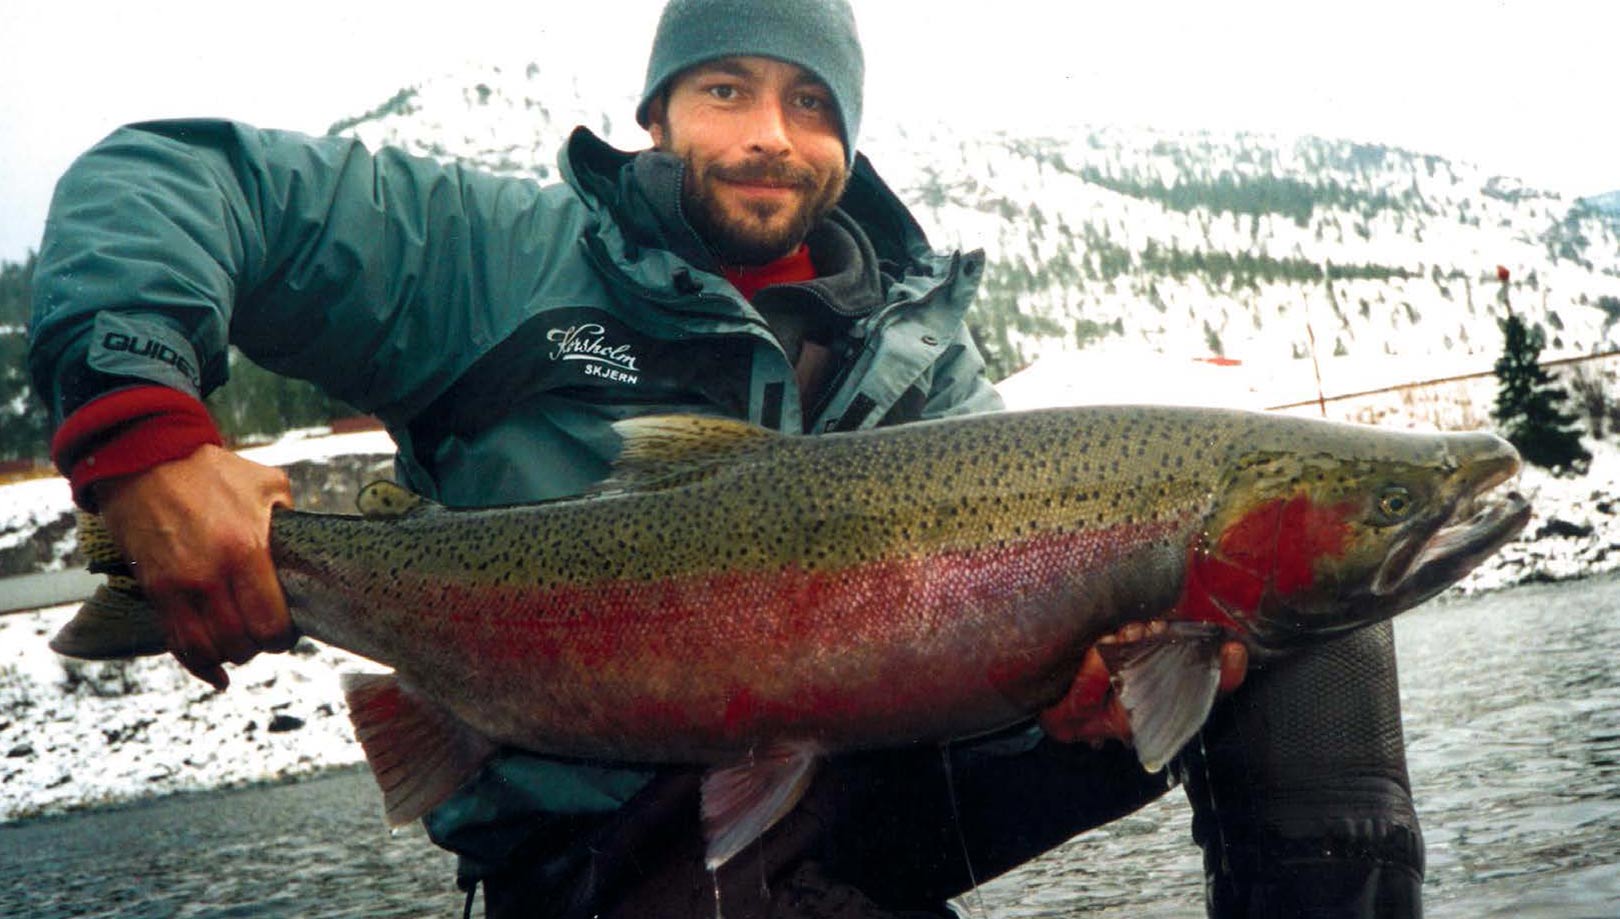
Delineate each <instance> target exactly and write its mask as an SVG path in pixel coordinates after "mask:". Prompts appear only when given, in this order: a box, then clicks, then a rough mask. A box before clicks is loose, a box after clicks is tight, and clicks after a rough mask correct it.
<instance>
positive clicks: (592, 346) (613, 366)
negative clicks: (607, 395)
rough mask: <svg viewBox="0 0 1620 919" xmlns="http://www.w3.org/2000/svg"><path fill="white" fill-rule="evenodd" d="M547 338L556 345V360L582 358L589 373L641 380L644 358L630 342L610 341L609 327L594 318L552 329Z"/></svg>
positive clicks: (620, 380)
mask: <svg viewBox="0 0 1620 919" xmlns="http://www.w3.org/2000/svg"><path fill="white" fill-rule="evenodd" d="M546 340H547V341H550V342H552V343H553V344H555V346H556V347H554V348H552V349H551V354H550V357H551V359H552V360H554V361H581V362H582V365H583V366H582V367H581V370H582V372H583V373H584V374H585V375H586V376H588V377H597V378H599V379H603V380H611V381H613V382H615V383H628V384H630V385H631V386H634V385H635V384H636V383H638V382H640V381H641V368H640V367H638V366H637V361H638V360H640V358H638V357H637V356H636V355H635V354H632V353H631V351H630V346H629V345H615V344H612V343H610V342H609V341H608V338H607V330H606V329H604V328H603V327H602V326H600V325H598V324H596V323H594V322H587V323H581V324H579V325H571V326H569V327H567V328H565V329H552V330H551V331H549V332H547V333H546Z"/></svg>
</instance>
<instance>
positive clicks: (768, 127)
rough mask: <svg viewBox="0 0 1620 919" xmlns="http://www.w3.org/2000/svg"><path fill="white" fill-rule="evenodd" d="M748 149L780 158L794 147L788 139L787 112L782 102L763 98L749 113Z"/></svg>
mask: <svg viewBox="0 0 1620 919" xmlns="http://www.w3.org/2000/svg"><path fill="white" fill-rule="evenodd" d="M747 130H748V136H747V142H748V149H749V150H750V151H753V152H756V153H763V154H766V155H768V156H780V155H782V154H784V153H786V152H788V150H790V149H791V148H792V146H793V144H792V141H790V140H789V139H788V124H787V112H786V111H785V110H784V109H783V107H782V103H781V101H780V100H778V99H775V98H773V97H770V96H766V97H765V98H762V99H761V100H760V102H759V104H758V105H755V106H753V107H751V109H750V110H749V113H748V128H747Z"/></svg>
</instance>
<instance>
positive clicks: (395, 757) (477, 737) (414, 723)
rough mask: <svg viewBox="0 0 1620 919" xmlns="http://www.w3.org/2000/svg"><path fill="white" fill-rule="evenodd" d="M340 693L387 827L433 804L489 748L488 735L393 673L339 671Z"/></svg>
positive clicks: (480, 760)
mask: <svg viewBox="0 0 1620 919" xmlns="http://www.w3.org/2000/svg"><path fill="white" fill-rule="evenodd" d="M343 694H344V697H345V698H346V699H347V700H348V703H349V720H350V721H351V722H353V724H354V736H355V737H356V738H357V739H358V740H359V741H360V746H361V747H362V748H363V749H364V750H365V751H366V762H367V763H369V764H370V766H371V771H372V774H373V775H374V776H376V779H377V785H378V787H380V788H381V789H382V793H383V811H384V813H385V815H386V816H387V818H388V825H389V826H399V825H401V824H404V823H409V822H411V821H412V820H416V819H417V818H419V817H421V816H423V815H424V814H426V813H427V812H428V811H430V810H432V809H433V808H435V807H438V806H439V805H440V804H441V803H443V802H444V799H446V798H448V797H450V795H451V793H453V792H454V791H455V790H456V789H457V788H460V787H461V785H462V784H463V783H464V782H466V781H467V780H468V779H470V778H472V776H473V773H475V772H477V771H478V770H479V768H480V767H482V766H483V764H484V761H485V760H487V759H489V757H490V755H491V754H493V753H494V752H495V744H494V743H492V742H491V741H490V740H489V739H488V738H486V737H484V736H483V735H482V734H479V733H478V732H477V731H474V730H473V729H472V728H470V727H468V726H467V725H466V724H465V723H464V722H462V721H461V719H459V718H457V717H456V716H455V715H454V714H452V713H451V712H450V711H449V710H447V709H445V708H443V707H442V706H440V705H437V704H435V703H434V702H432V701H430V700H428V699H425V698H423V697H421V696H419V695H417V694H415V693H413V692H411V690H410V688H409V687H408V686H406V685H404V684H402V683H401V682H400V681H399V678H398V677H396V676H395V675H394V674H391V673H386V674H378V673H345V674H344V675H343Z"/></svg>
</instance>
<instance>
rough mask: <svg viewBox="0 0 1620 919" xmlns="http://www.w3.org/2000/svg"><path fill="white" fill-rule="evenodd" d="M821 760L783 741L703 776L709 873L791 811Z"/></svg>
mask: <svg viewBox="0 0 1620 919" xmlns="http://www.w3.org/2000/svg"><path fill="white" fill-rule="evenodd" d="M820 756H821V749H820V748H819V747H817V746H816V745H815V744H813V743H809V742H783V743H778V744H773V745H772V746H770V747H768V748H766V749H765V751H764V752H763V753H762V754H760V755H759V756H757V757H750V758H749V759H748V760H747V761H746V762H742V763H738V764H737V765H735V766H729V767H726V768H723V769H714V770H711V771H710V772H709V773H708V774H707V775H705V776H704V777H703V837H704V839H706V840H707V841H708V852H707V857H706V859H705V863H706V864H707V866H708V868H709V870H711V871H713V870H716V869H718V868H719V867H720V866H721V865H724V864H725V863H726V862H727V861H728V860H730V859H731V857H732V856H734V855H736V854H737V853H738V852H741V851H742V850H743V849H744V848H746V847H747V846H748V844H749V843H751V842H753V841H754V840H756V839H758V838H759V837H760V836H761V835H763V834H764V832H765V831H766V830H768V829H770V828H771V827H772V826H774V825H775V824H776V822H777V821H778V820H781V819H782V818H783V817H785V816H787V813H788V812H789V811H791V810H793V807H794V805H796V804H798V803H799V799H800V798H802V797H804V793H805V790H806V789H808V788H809V787H810V779H811V778H812V777H813V776H814V775H815V768H816V763H817V762H818V761H819V759H820Z"/></svg>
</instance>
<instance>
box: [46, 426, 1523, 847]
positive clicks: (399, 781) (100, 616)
mask: <svg viewBox="0 0 1620 919" xmlns="http://www.w3.org/2000/svg"><path fill="white" fill-rule="evenodd" d="M615 427H616V428H617V430H618V432H619V434H620V435H621V436H622V437H623V439H624V446H623V451H622V455H621V457H620V459H619V460H618V463H617V465H616V467H615V471H614V475H613V477H612V478H611V479H610V480H609V481H607V482H606V483H604V485H603V486H602V487H601V488H599V489H598V490H597V491H596V492H594V493H592V494H590V495H586V496H583V497H579V498H572V499H566V500H559V501H552V502H547V503H542V504H533V505H521V506H512V507H499V508H487V509H480V510H448V509H445V508H442V507H439V506H437V505H434V504H431V503H428V502H425V501H422V500H420V499H418V498H416V497H415V496H413V495H410V494H409V493H407V492H405V491H403V490H402V489H399V488H398V487H396V486H391V485H386V484H384V485H375V486H372V487H371V488H369V489H368V490H367V492H366V493H365V494H364V495H363V496H362V511H363V513H362V514H361V515H360V516H340V515H326V514H307V513H299V512H296V511H287V510H280V511H277V512H276V513H275V515H274V519H273V522H272V524H271V540H270V541H271V551H272V554H273V557H274V559H275V564H276V567H277V571H278V573H279V576H280V580H281V584H282V587H283V589H284V591H285V594H286V597H287V602H288V606H289V609H290V610H291V613H292V617H293V621H294V622H295V623H296V625H297V627H298V628H299V629H301V630H302V631H303V632H304V633H305V634H307V635H310V636H312V637H314V638H317V639H319V640H321V641H324V642H328V643H330V644H333V645H336V646H338V647H341V648H345V649H347V650H349V651H353V652H355V653H357V654H360V655H363V656H365V657H368V658H371V659H373V660H375V661H378V662H379V663H382V664H385V665H388V666H389V667H392V668H393V670H394V672H393V673H392V674H390V675H386V676H362V677H351V678H349V679H348V681H347V689H348V696H349V705H350V710H351V717H352V719H353V721H354V724H355V729H356V733H357V735H358V737H359V738H360V741H361V743H362V745H363V747H364V749H365V752H366V756H367V758H368V760H369V761H370V763H371V765H372V768H373V769H374V770H375V771H376V774H377V778H378V782H379V784H380V785H381V786H382V788H383V791H384V801H385V806H386V810H387V815H388V818H389V820H390V821H392V822H394V823H400V822H404V821H407V820H411V819H414V818H417V817H419V816H421V815H422V814H424V813H426V812H427V811H428V810H430V809H431V808H432V807H433V806H435V805H436V804H437V803H438V802H440V801H442V800H443V799H444V798H445V797H446V796H448V795H449V794H450V793H451V792H452V791H453V790H454V789H455V788H456V787H457V786H458V785H459V784H460V783H461V782H463V781H464V780H465V779H466V778H467V777H469V776H470V775H471V774H472V773H473V772H474V771H475V770H476V769H477V768H478V766H479V765H480V763H481V762H482V760H483V759H484V758H486V757H487V756H488V755H489V754H490V752H492V751H493V749H494V748H495V746H496V745H497V744H504V745H511V746H515V747H521V748H525V749H528V750H534V751H539V752H543V753H548V754H556V755H562V756H569V757H585V758H591V759H600V760H610V761H618V762H626V761H631V762H695V763H706V764H709V765H710V766H711V767H712V768H711V770H710V772H709V773H708V777H707V778H706V780H705V783H704V813H705V832H706V835H707V838H708V841H709V858H710V863H711V865H716V866H717V865H719V864H720V863H722V862H724V861H725V859H727V858H728V857H730V856H731V855H732V854H734V853H735V852H737V851H738V850H739V849H740V848H741V847H742V846H744V845H745V844H746V843H747V842H749V841H750V840H752V839H753V838H755V837H757V836H758V835H759V834H760V833H762V832H764V830H765V829H766V828H767V827H769V826H770V825H771V824H772V823H773V822H774V821H775V820H776V819H777V818H779V817H780V816H781V815H782V814H784V813H786V812H787V811H788V810H789V809H791V808H792V806H793V805H794V803H795V802H796V801H797V799H798V797H799V795H800V794H801V792H802V791H803V789H804V787H805V786H806V784H807V783H808V778H809V776H810V774H811V772H812V771H813V764H814V763H815V761H816V760H817V758H818V757H820V756H821V755H823V754H825V753H829V752H836V751H845V750H857V749H864V748H874V747H887V746H896V745H901V744H913V743H935V742H942V741H946V740H949V739H952V738H961V737H967V736H971V735H974V734H978V733H982V732H986V731H991V730H994V729H996V728H1000V727H1003V726H1005V725H1008V724H1011V723H1014V722H1017V721H1019V720H1021V719H1027V718H1029V717H1030V716H1032V715H1033V714H1034V713H1036V712H1038V711H1040V710H1042V709H1043V708H1045V707H1047V706H1049V705H1051V704H1053V703H1054V702H1056V701H1057V700H1058V699H1059V698H1061V697H1062V695H1063V694H1064V692H1065V690H1066V689H1067V687H1068V686H1069V684H1070V681H1071V680H1072V679H1073V677H1074V676H1075V673H1076V672H1077V670H1078V667H1079V664H1080V660H1081V658H1082V656H1083V655H1084V653H1085V651H1086V650H1087V649H1088V648H1089V647H1090V646H1091V645H1092V644H1093V643H1094V642H1095V641H1096V640H1097V639H1098V638H1099V637H1101V636H1103V635H1105V634H1107V633H1111V632H1114V631H1116V630H1118V629H1119V628H1120V627H1121V626H1122V625H1124V624H1125V623H1126V622H1129V621H1133V620H1148V619H1168V620H1171V621H1172V622H1174V623H1176V625H1175V626H1174V627H1173V628H1171V629H1168V630H1164V631H1163V632H1162V633H1160V634H1157V635H1154V636H1152V637H1150V638H1148V639H1146V640H1144V641H1143V642H1141V643H1139V644H1138V645H1135V646H1133V647H1131V648H1129V649H1127V650H1125V651H1124V652H1122V653H1120V654H1118V655H1116V656H1115V657H1114V658H1113V659H1112V660H1111V664H1112V665H1113V670H1114V674H1115V681H1116V686H1117V687H1118V690H1119V693H1120V697H1121V699H1122V701H1123V702H1124V704H1125V706H1126V708H1127V710H1128V711H1129V713H1130V718H1131V722H1132V728H1133V731H1134V735H1135V737H1134V742H1135V744H1136V747H1137V750H1138V753H1139V755H1140V757H1141V759H1142V762H1143V763H1144V765H1146V766H1147V767H1148V768H1150V769H1158V768H1159V767H1160V766H1162V765H1163V763H1164V762H1165V761H1166V760H1168V759H1169V758H1170V757H1172V756H1173V755H1174V754H1175V753H1176V752H1177V750H1178V749H1179V748H1180V747H1181V746H1182V745H1183V744H1184V743H1185V742H1186V740H1187V739H1189V738H1190V737H1191V736H1192V735H1193V734H1194V733H1195V732H1196V731H1197V730H1198V728H1199V726H1200V725H1201V724H1202V723H1203V721H1204V718H1205V716H1206V715H1207V714H1208V711H1209V708H1210V705H1211V704H1212V702H1213V699H1214V696H1215V688H1216V683H1217V681H1218V676H1219V660H1218V655H1219V647H1220V644H1221V642H1222V641H1223V640H1225V639H1226V638H1228V637H1234V636H1235V637H1236V638H1238V639H1240V640H1242V641H1243V642H1245V643H1246V644H1247V645H1248V647H1249V648H1250V649H1251V654H1252V655H1253V656H1255V657H1265V656H1267V655H1271V654H1277V653H1283V652H1286V651H1288V650H1290V649H1293V648H1297V647H1299V646H1302V645H1305V644H1308V643H1310V642H1314V641H1321V640H1323V639H1326V638H1329V637H1331V636H1334V635H1338V634H1341V633H1344V632H1346V631H1348V630H1351V629H1354V628H1357V627H1360V626H1364V625H1367V624H1369V623H1372V622H1377V621H1379V620H1382V619H1385V618H1387V617H1389V616H1392V615H1394V614H1396V613H1398V612H1400V611H1401V610H1404V609H1407V608H1409V607H1411V606H1413V605H1415V604H1417V603H1420V602H1422V601H1423V600H1425V599H1427V598H1429V597H1431V596H1433V595H1434V594H1435V593H1437V592H1438V591H1440V590H1442V589H1443V588H1445V587H1446V586H1447V585H1449V584H1451V583H1452V582H1454V581H1455V580H1456V579H1457V578H1459V577H1461V576H1462V575H1463V574H1464V573H1466V572H1467V571H1468V570H1469V569H1471V568H1473V567H1474V565H1476V564H1477V563H1479V562H1480V561H1481V560H1482V559H1484V558H1485V557H1486V556H1488V555H1490V554H1491V553H1492V552H1493V551H1495V550H1496V549H1497V548H1498V547H1500V546H1501V545H1502V544H1503V543H1504V542H1505V541H1506V540H1508V539H1509V538H1511V537H1512V536H1513V535H1514V534H1515V533H1516V532H1518V530H1519V529H1520V528H1521V527H1522V526H1523V525H1524V523H1525V522H1526V520H1527V519H1528V518H1529V513H1530V510H1529V506H1528V505H1527V504H1526V502H1525V501H1524V500H1523V499H1522V498H1520V497H1519V496H1518V495H1516V494H1509V495H1505V496H1500V497H1496V498H1489V497H1487V494H1486V493H1487V492H1489V491H1490V490H1492V489H1493V488H1494V487H1495V486H1497V485H1498V484H1500V483H1502V482H1504V481H1505V480H1507V479H1508V478H1509V477H1511V476H1512V475H1513V474H1514V473H1515V471H1516V470H1517V468H1518V465H1519V460H1518V455H1517V454H1516V453H1515V452H1514V450H1513V448H1512V447H1510V446H1509V445H1508V444H1507V443H1506V442H1504V441H1503V440H1501V439H1500V438H1498V437H1496V436H1494V435H1491V434H1486V433H1472V434H1417V433H1399V432H1391V431H1385V430H1378V429H1373V428H1367V427H1357V426H1350V425H1340V424H1330V423H1327V422H1319V421H1309V420H1301V419H1295V418H1288V417H1281V416H1274V415H1261V414H1251V413H1243V412H1231V411H1217V410H1208V409H1182V408H1161V407H1141V406H1132V407H1117V408H1076V409H1059V410H1052V411H1040V412H1028V413H1004V414H992V415H980V416H974V417H967V418H957V419H950V420H943V421H934V422H927V423H921V424H912V425H906V426H903V427H895V428H887V429H882V430H875V431H865V432H858V433H846V434H830V435H826V436H821V437H787V436H782V435H778V434H775V433H771V432H769V431H766V430H763V429H760V428H757V427H753V426H751V425H748V424H745V423H741V422H734V421H726V420H720V419H715V418H704V417H689V416H681V417H652V418H639V419H634V420H630V421H622V422H619V423H618V424H617V425H616V426H615ZM92 541H93V540H92ZM109 562H116V559H115V558H114V559H109V558H106V557H103V558H102V560H101V562H100V564H101V565H102V566H103V567H107V565H108V563H109ZM126 574H127V570H126ZM162 645H163V642H162V637H161V633H160V632H159V630H158V629H157V628H156V626H155V625H154V624H153V622H152V615H151V610H150V608H149V607H147V606H146V605H145V603H144V602H143V601H142V600H141V598H140V597H139V594H138V591H136V590H135V589H134V587H133V581H132V580H130V579H128V578H127V577H125V578H123V579H122V581H121V582H119V583H110V584H109V586H108V587H104V588H102V590H101V592H99V593H98V594H97V596H96V597H95V598H92V599H91V600H90V601H89V602H88V603H86V604H85V606H84V608H83V609H82V610H81V611H80V612H79V614H78V616H77V618H75V619H74V620H73V621H72V622H71V623H69V624H68V625H67V626H66V627H65V628H64V629H63V630H62V632H61V633H60V634H59V635H57V637H56V638H55V640H54V641H53V643H52V646H53V647H54V648H55V649H56V650H58V651H60V652H62V653H64V654H70V655H76V656H81V657H101V658H104V657H117V656H127V655H130V654H134V653H157V652H160V651H162Z"/></svg>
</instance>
